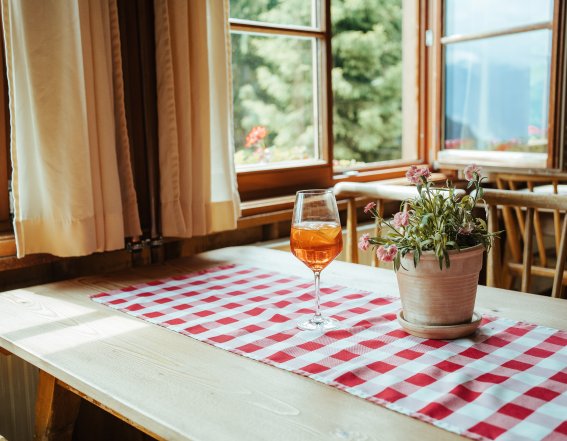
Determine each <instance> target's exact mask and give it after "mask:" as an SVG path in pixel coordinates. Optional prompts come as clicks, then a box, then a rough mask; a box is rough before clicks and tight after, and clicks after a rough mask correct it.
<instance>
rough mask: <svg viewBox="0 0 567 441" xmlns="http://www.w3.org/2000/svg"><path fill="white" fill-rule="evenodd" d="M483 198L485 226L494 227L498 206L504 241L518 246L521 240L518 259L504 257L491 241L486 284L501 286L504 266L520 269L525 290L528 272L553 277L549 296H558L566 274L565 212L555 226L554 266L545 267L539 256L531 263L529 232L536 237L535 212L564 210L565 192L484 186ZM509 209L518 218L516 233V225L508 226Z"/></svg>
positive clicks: (566, 206)
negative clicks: (537, 263) (504, 232)
mask: <svg viewBox="0 0 567 441" xmlns="http://www.w3.org/2000/svg"><path fill="white" fill-rule="evenodd" d="M484 200H485V202H486V204H487V205H488V206H489V210H490V212H489V230H490V231H492V232H496V231H498V229H499V223H498V213H499V210H498V207H501V208H502V210H501V213H502V217H503V220H504V228H505V230H506V235H507V243H509V244H510V245H512V243H514V244H515V245H516V246H519V244H520V242H523V251H522V253H521V254H522V255H521V262H518V261H517V259H516V256H512V259H511V260H504V259H503V258H502V255H503V254H505V253H501V252H500V251H501V247H500V241H499V240H496V241H495V244H494V247H493V248H492V250H491V252H490V253H489V258H488V265H487V284H488V285H489V286H502V280H501V279H502V275H503V273H505V272H506V270H511V271H515V272H520V273H521V277H522V281H521V290H522V291H524V292H527V291H529V289H530V284H531V278H532V275H538V276H544V277H550V278H553V287H552V296H553V297H561V294H562V287H563V281H564V279H566V278H567V277H566V275H565V274H564V269H565V259H566V258H567V216H564V220H563V223H562V225H560V226H559V231H556V232H555V236H556V240H557V249H556V256H557V259H556V264H555V268H547V267H546V266H544V265H542V261H541V258H540V262H539V265H537V266H536V265H533V236H534V234H536V240H538V239H537V233H536V229H535V225H536V223H538V222H539V221H537V220H536V219H537V218H538V216H539V214H538V213H541V212H543V211H547V212H552V213H554V216H555V215H556V214H557V217H560V216H561V214H562V213H565V212H566V211H567V195H559V194H544V193H536V192H533V191H528V192H526V191H518V190H500V189H499V190H493V189H486V190H485V191H484ZM511 210H514V211H516V216H517V217H519V218H521V219H522V223H521V224H520V225H522V227H521V229H520V233H518V231H517V229H514V228H513V227H510V226H511V225H513V223H512V220H511V218H512V216H513V214H512V212H511ZM506 220H507V221H508V222H506ZM557 224H560V222H559V221H558V222H557ZM540 226H541V225H540ZM510 252H511V254H513V252H512V247H510ZM540 257H541V252H540ZM503 270H504V271H503Z"/></svg>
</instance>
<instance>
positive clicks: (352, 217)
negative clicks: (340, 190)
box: [346, 198, 358, 263]
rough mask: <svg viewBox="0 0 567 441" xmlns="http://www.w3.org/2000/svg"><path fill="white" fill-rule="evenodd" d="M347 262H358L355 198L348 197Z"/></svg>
mask: <svg viewBox="0 0 567 441" xmlns="http://www.w3.org/2000/svg"><path fill="white" fill-rule="evenodd" d="M347 204H348V205H347V247H346V258H347V262H352V263H358V243H357V234H356V227H357V225H356V224H357V221H356V200H355V199H354V198H349V200H348V203H347Z"/></svg>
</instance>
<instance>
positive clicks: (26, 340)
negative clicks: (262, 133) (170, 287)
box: [0, 247, 567, 441]
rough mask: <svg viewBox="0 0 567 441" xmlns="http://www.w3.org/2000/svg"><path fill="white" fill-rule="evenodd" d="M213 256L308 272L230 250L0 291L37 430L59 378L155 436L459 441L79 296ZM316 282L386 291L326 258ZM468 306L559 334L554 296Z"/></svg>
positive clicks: (251, 250) (4, 333)
mask: <svg viewBox="0 0 567 441" xmlns="http://www.w3.org/2000/svg"><path fill="white" fill-rule="evenodd" d="M220 262H239V263H245V264H250V265H254V266H257V267H261V268H266V269H268V270H275V271H281V272H282V271H283V272H286V273H290V274H297V275H299V276H304V277H310V276H311V275H310V272H309V270H308V269H307V268H306V267H304V266H303V264H301V263H300V262H299V261H297V260H296V259H295V258H294V257H293V256H292V255H291V254H289V253H285V252H281V251H274V250H269V249H264V248H258V247H234V248H225V249H221V250H215V251H211V252H207V253H203V254H200V255H198V256H196V257H194V258H191V259H184V260H178V261H172V262H170V263H168V264H165V265H161V266H155V267H144V268H138V269H133V270H130V271H127V272H121V273H116V274H112V275H104V276H98V277H97V276H95V277H87V278H82V279H75V280H70V281H65V282H57V283H52V284H49V285H42V286H37V287H33V288H26V289H19V290H14V291H9V292H4V293H0V347H2V348H4V349H5V350H7V351H9V352H12V353H14V354H16V355H17V356H19V357H21V358H23V359H25V360H27V361H28V362H30V363H32V364H33V365H35V366H37V367H39V368H40V369H41V371H42V372H43V374H42V375H41V378H42V379H43V380H42V382H41V384H40V394H41V397H42V400H43V401H40V404H39V406H38V414H39V420H40V421H39V423H38V424H40V425H41V424H44V426H43V428H41V427H40V428H39V430H46V427H48V426H49V424H52V429H57V427H53V425H54V424H55V425H56V424H57V422H55V423H54V421H53V415H51V414H50V413H49V410H50V409H52V406H56V405H57V400H58V394H57V391H58V390H59V391H60V389H61V388H59V389H58V386H57V385H61V384H64V385H66V386H68V388H70V389H71V390H73V391H74V392H75V393H77V394H79V395H81V396H82V397H84V398H86V399H88V400H90V401H92V402H94V403H96V404H97V405H99V406H101V407H103V408H105V409H107V410H111V411H112V412H113V413H114V414H116V415H119V416H120V417H121V418H123V419H124V420H126V421H128V422H129V423H131V424H133V425H135V426H136V427H139V428H141V429H142V430H144V431H145V432H147V433H149V434H152V435H153V436H155V437H157V438H161V439H167V440H203V441H206V440H213V441H222V440H231V441H232V440H246V441H250V440H271V441H276V440H282V441H283V440H285V441H289V440H301V441H303V440H305V441H307V440H337V441H339V440H341V441H343V440H367V441H371V440H376V441H378V440H381V441H386V440H404V441H412V440H416V441H417V440H419V441H426V440H436V441H438V440H456V439H461V438H460V437H459V436H457V435H455V434H452V433H449V432H446V431H444V430H442V429H439V428H436V427H434V426H432V425H430V424H426V423H422V422H420V421H418V420H415V419H412V418H410V417H406V416H403V415H401V414H398V413H396V412H393V411H390V410H387V409H385V408H382V407H380V406H377V405H375V404H372V403H370V402H367V401H365V400H363V399H360V398H357V397H355V396H352V395H350V394H348V393H345V392H342V391H340V390H338V389H336V388H332V387H329V386H325V385H323V384H320V383H318V382H316V381H314V380H311V379H308V378H304V377H301V376H299V375H295V374H293V373H290V372H286V371H284V370H281V369H277V368H275V367H272V366H268V365H264V364H262V363H259V362H256V361H253V360H250V359H247V358H244V357H240V356H238V355H235V354H232V353H229V352H227V351H224V350H221V349H217V348H214V347H212V346H209V345H207V344H205V343H201V342H198V341H196V340H193V339H191V338H188V337H185V336H182V335H179V334H176V333H174V332H171V331H168V330H166V329H164V328H161V327H159V326H156V325H152V324H150V323H147V322H144V321H142V320H139V319H135V318H133V317H131V316H128V315H126V314H124V313H121V312H118V311H115V310H112V309H111V308H108V307H105V306H103V305H99V304H97V303H95V302H93V301H91V300H90V299H89V294H93V293H97V292H100V291H104V290H109V289H113V288H118V287H122V286H126V285H130V284H133V283H138V282H142V281H149V280H154V279H157V278H162V277H167V276H171V275H174V274H179V273H186V272H189V271H192V270H195V269H199V268H203V267H207V266H211V265H216V264H218V263H220ZM322 280H323V284H325V283H338V284H343V285H349V286H352V287H355V288H361V289H367V290H374V291H377V292H380V293H382V294H385V295H397V293H398V289H397V284H396V281H395V275H394V273H393V272H392V271H388V270H383V269H378V268H371V267H368V266H362V265H353V264H349V263H344V262H334V263H332V264H331V266H330V267H329V268H328V269H326V270H325V271H324V272H323V277H322ZM477 310H479V311H480V312H489V313H490V314H495V315H502V316H506V317H509V318H512V319H516V320H526V321H530V322H535V323H538V324H542V325H547V326H550V327H554V328H559V329H566V330H567V301H565V300H560V299H550V298H544V297H538V296H534V295H531V294H520V293H516V292H512V291H505V290H501V289H496V288H486V287H482V286H481V287H479V291H478V299H477ZM54 391H55V393H54ZM60 417H61V415H60ZM50 418H51V422H50ZM61 418H62V419H63V420H64V419H65V418H69V416H65V415H64V416H63V417H61ZM42 421H43V423H42Z"/></svg>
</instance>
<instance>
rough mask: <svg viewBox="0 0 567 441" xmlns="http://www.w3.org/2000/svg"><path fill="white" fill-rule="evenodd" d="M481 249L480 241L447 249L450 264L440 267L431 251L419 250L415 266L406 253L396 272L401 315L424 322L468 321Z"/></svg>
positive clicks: (443, 323)
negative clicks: (467, 245)
mask: <svg viewBox="0 0 567 441" xmlns="http://www.w3.org/2000/svg"><path fill="white" fill-rule="evenodd" d="M483 252H484V247H483V246H482V245H477V246H474V247H471V248H466V249H463V250H461V251H460V252H459V251H456V250H455V251H450V252H449V256H450V260H451V266H450V268H449V269H447V268H445V267H443V269H442V270H440V269H439V261H438V260H437V256H435V254H434V253H433V252H425V253H423V254H422V255H421V259H420V261H419V263H418V265H417V268H416V267H415V266H414V264H413V254H411V253H408V254H406V256H405V257H403V258H402V267H400V269H399V270H398V272H397V273H396V275H397V278H398V286H399V289H400V297H401V300H402V310H403V315H404V319H405V320H407V321H408V322H411V323H415V324H420V325H427V326H447V325H458V324H462V323H469V322H470V321H471V319H472V315H473V312H474V303H475V299H476V288H477V285H478V275H479V273H480V270H481V268H482V254H483Z"/></svg>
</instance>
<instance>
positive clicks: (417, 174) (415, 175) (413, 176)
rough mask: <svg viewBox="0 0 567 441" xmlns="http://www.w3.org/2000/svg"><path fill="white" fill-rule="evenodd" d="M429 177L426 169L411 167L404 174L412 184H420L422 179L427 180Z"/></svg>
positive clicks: (429, 173) (429, 174)
mask: <svg viewBox="0 0 567 441" xmlns="http://www.w3.org/2000/svg"><path fill="white" fill-rule="evenodd" d="M429 176H431V172H430V171H429V169H428V168H427V167H416V166H415V165H412V166H411V167H410V168H409V170H408V171H407V173H406V178H407V179H408V181H410V182H411V183H412V184H421V183H422V182H423V179H425V180H427V178H429Z"/></svg>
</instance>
